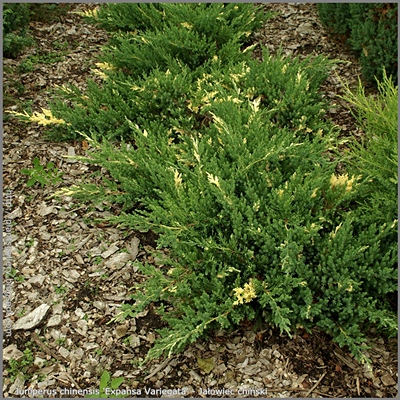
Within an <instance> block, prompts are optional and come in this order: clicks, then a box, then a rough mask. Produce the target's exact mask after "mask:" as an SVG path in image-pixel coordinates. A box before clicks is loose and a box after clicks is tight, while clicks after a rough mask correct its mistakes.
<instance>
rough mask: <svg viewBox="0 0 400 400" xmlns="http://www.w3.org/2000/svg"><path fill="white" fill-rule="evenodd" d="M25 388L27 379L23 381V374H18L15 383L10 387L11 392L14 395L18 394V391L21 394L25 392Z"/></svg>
mask: <svg viewBox="0 0 400 400" xmlns="http://www.w3.org/2000/svg"><path fill="white" fill-rule="evenodd" d="M24 386H25V379H23V377H22V375H21V374H18V375H17V377H16V378H15V381H14V383H13V384H12V385H11V386H10V389H9V392H10V393H12V394H16V392H17V391H18V392H19V393H20V392H22V391H23V390H24Z"/></svg>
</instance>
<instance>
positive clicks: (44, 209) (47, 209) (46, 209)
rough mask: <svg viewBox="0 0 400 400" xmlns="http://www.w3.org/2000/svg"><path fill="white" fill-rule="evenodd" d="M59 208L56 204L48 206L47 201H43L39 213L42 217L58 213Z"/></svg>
mask: <svg viewBox="0 0 400 400" xmlns="http://www.w3.org/2000/svg"><path fill="white" fill-rule="evenodd" d="M56 211H57V209H56V208H55V207H54V206H46V203H42V205H41V206H40V208H39V214H40V215H41V216H42V217H45V216H46V215H49V214H53V213H56Z"/></svg>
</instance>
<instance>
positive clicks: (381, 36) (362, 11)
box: [317, 3, 398, 84]
mask: <svg viewBox="0 0 400 400" xmlns="http://www.w3.org/2000/svg"><path fill="white" fill-rule="evenodd" d="M317 7H318V11H319V16H320V19H321V22H322V23H323V24H324V25H325V26H326V27H328V28H329V29H330V30H331V31H332V32H333V33H336V34H338V33H339V34H344V35H346V36H347V39H348V43H349V45H350V46H351V48H352V49H353V50H354V51H356V52H357V54H358V55H359V57H360V64H361V67H362V72H363V75H364V77H365V78H366V79H367V80H369V81H370V82H372V83H373V84H375V83H376V81H375V76H376V77H377V78H378V79H379V80H382V79H383V76H382V67H385V69H386V72H387V73H388V74H390V75H392V76H393V77H394V79H395V80H396V81H397V67H398V38H397V30H398V17H397V11H398V5H397V3H356V4H346V3H341V4H338V3H325V4H323V3H321V4H318V5H317Z"/></svg>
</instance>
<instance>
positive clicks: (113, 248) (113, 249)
mask: <svg viewBox="0 0 400 400" xmlns="http://www.w3.org/2000/svg"><path fill="white" fill-rule="evenodd" d="M118 250H119V248H118V247H117V246H115V244H113V245H111V246H110V247H109V249H108V250H106V251H104V252H103V253H101V254H100V255H101V256H102V257H103V258H108V257H110V256H111V255H112V254H114V253H115V252H116V251H118Z"/></svg>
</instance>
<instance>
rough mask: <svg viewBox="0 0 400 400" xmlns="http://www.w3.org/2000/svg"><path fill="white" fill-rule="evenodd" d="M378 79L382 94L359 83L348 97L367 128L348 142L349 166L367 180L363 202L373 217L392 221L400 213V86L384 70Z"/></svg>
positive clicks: (349, 168) (387, 221) (383, 220)
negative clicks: (371, 92) (372, 93)
mask: <svg viewBox="0 0 400 400" xmlns="http://www.w3.org/2000/svg"><path fill="white" fill-rule="evenodd" d="M382 76H383V79H382V80H381V81H380V80H377V86H378V95H376V96H366V95H365V93H364V88H363V87H362V85H361V82H359V85H358V88H357V91H356V92H355V93H353V92H352V91H350V89H349V88H348V86H346V87H345V89H346V92H345V95H344V97H343V98H344V99H345V100H346V101H347V102H348V103H350V104H351V105H352V106H353V107H354V109H353V110H352V112H353V115H354V116H355V118H356V119H357V121H358V123H359V125H360V127H362V129H363V131H364V136H362V138H361V141H360V142H358V141H357V140H355V139H354V138H353V140H350V141H349V142H348V144H349V147H350V151H349V152H348V155H347V169H348V170H351V171H352V172H353V173H354V174H360V175H362V176H363V177H364V179H365V185H363V189H364V191H365V192H364V193H363V195H362V194H361V193H360V197H359V202H360V205H361V206H362V207H365V208H366V209H368V210H371V209H373V210H374V211H373V212H370V215H371V218H372V219H373V220H375V221H376V220H378V219H379V220H381V221H382V222H386V223H390V222H391V221H393V220H394V219H396V218H397V215H398V87H397V85H395V84H394V82H393V79H392V78H391V77H387V75H386V71H385V70H383V73H382Z"/></svg>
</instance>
